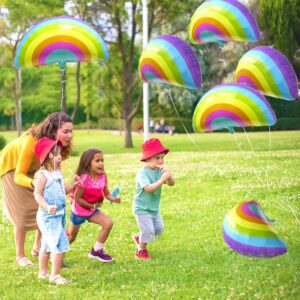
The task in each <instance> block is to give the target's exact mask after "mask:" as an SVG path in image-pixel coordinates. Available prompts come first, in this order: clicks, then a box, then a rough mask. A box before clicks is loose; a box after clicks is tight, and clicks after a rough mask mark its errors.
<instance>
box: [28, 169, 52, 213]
mask: <svg viewBox="0 0 300 300" xmlns="http://www.w3.org/2000/svg"><path fill="white" fill-rule="evenodd" d="M45 184H46V177H45V175H44V174H43V173H39V174H38V175H37V176H36V178H35V181H34V192H33V195H34V199H35V201H36V202H37V203H38V204H39V205H40V206H41V207H42V208H44V209H45V210H47V211H48V213H49V214H51V215H54V214H55V213H56V210H57V206H56V205H48V203H47V202H46V201H45V199H44V197H43V190H44V187H45Z"/></svg>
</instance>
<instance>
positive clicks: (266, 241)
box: [222, 201, 287, 257]
mask: <svg viewBox="0 0 300 300" xmlns="http://www.w3.org/2000/svg"><path fill="white" fill-rule="evenodd" d="M222 232H223V237H224V240H225V242H226V243H227V245H228V246H229V247H230V248H232V249H233V250H235V251H236V252H238V253H240V254H242V255H246V256H255V257H274V256H278V255H282V254H284V253H286V252H287V246H286V244H285V243H284V241H283V240H282V239H280V238H279V237H278V235H277V234H276V233H275V232H274V230H273V229H272V226H271V223H270V222H269V220H268V218H267V217H266V216H265V214H264V212H263V211H262V209H261V207H260V205H259V204H258V203H257V202H255V201H247V202H242V203H240V204H238V205H236V206H235V207H234V208H233V209H232V210H231V211H230V212H229V213H228V214H227V215H226V216H225V219H224V222H223V228H222Z"/></svg>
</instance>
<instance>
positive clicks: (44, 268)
mask: <svg viewBox="0 0 300 300" xmlns="http://www.w3.org/2000/svg"><path fill="white" fill-rule="evenodd" d="M49 256H50V253H49V252H42V251H40V254H39V268H40V270H39V275H47V274H48V261H49Z"/></svg>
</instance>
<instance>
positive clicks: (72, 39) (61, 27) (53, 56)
mask: <svg viewBox="0 0 300 300" xmlns="http://www.w3.org/2000/svg"><path fill="white" fill-rule="evenodd" d="M108 57H109V54H108V49H107V46H106V44H105V42H104V41H103V39H102V38H101V37H100V35H99V34H98V33H97V32H96V31H95V30H94V29H93V28H92V27H90V26H89V25H87V24H86V23H84V22H83V21H82V20H80V19H76V18H73V17H69V16H60V17H54V18H48V19H44V20H42V21H40V22H38V23H36V24H34V25H33V26H32V27H31V28H30V29H29V30H28V31H27V32H26V33H25V35H24V36H23V38H22V39H21V41H20V43H19V44H18V46H17V50H16V55H15V61H14V64H15V66H16V68H18V69H19V68H21V67H38V66H43V65H48V64H53V63H58V64H59V65H60V66H61V68H63V69H64V68H65V64H66V62H83V61H87V62H88V61H93V60H95V61H100V60H105V59H107V58H108Z"/></svg>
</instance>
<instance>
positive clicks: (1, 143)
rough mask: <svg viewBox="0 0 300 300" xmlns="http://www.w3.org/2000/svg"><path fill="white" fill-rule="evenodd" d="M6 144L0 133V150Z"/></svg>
mask: <svg viewBox="0 0 300 300" xmlns="http://www.w3.org/2000/svg"><path fill="white" fill-rule="evenodd" d="M5 145H6V140H5V138H4V137H3V136H1V135H0V150H1V149H3V148H4V147H5Z"/></svg>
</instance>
